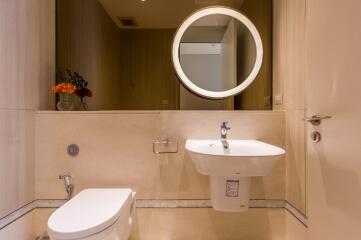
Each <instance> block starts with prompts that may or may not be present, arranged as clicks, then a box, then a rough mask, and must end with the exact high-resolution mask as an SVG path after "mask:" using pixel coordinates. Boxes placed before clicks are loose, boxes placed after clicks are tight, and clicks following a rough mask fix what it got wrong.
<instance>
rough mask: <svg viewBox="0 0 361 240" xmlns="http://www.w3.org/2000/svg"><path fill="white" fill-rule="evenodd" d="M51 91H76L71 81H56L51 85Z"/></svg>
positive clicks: (70, 92)
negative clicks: (56, 82)
mask: <svg viewBox="0 0 361 240" xmlns="http://www.w3.org/2000/svg"><path fill="white" fill-rule="evenodd" d="M52 90H53V93H68V94H73V93H74V92H75V91H76V86H75V85H73V84H71V83H58V84H56V85H55V86H53V87H52Z"/></svg>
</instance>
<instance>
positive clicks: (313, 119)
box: [302, 115, 332, 126]
mask: <svg viewBox="0 0 361 240" xmlns="http://www.w3.org/2000/svg"><path fill="white" fill-rule="evenodd" d="M330 118H332V116H324V117H320V116H317V115H314V116H312V117H310V118H304V119H302V120H303V121H306V122H309V123H311V124H312V125H314V126H318V125H320V124H321V122H322V120H324V119H330Z"/></svg>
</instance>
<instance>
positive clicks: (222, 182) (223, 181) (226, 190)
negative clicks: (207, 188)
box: [210, 176, 251, 212]
mask: <svg viewBox="0 0 361 240" xmlns="http://www.w3.org/2000/svg"><path fill="white" fill-rule="evenodd" d="M210 178H211V199H212V207H213V208H214V209H216V210H218V211H222V212H242V211H247V210H248V207H249V195H250V186H251V177H236V176H231V177H223V176H210Z"/></svg>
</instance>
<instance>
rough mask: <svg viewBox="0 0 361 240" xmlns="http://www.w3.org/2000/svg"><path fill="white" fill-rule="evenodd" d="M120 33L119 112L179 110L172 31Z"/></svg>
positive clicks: (127, 31)
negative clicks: (122, 110)
mask: <svg viewBox="0 0 361 240" xmlns="http://www.w3.org/2000/svg"><path fill="white" fill-rule="evenodd" d="M120 32H121V36H120V42H119V45H120V47H121V54H120V59H121V61H120V76H121V77H120V84H121V85H120V86H121V87H120V91H119V92H120V93H121V94H120V97H121V100H120V107H121V109H129V110H167V109H169V110H174V109H179V80H178V78H177V76H176V74H175V72H174V70H173V66H172V58H171V50H172V42H173V36H174V34H175V29H143V30H142V29H139V30H121V31H120Z"/></svg>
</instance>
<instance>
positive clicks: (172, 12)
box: [98, 0, 244, 29]
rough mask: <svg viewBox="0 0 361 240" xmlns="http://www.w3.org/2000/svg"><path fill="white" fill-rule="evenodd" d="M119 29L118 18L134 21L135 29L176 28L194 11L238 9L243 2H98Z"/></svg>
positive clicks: (184, 0)
mask: <svg viewBox="0 0 361 240" xmlns="http://www.w3.org/2000/svg"><path fill="white" fill-rule="evenodd" d="M98 1H99V2H100V3H101V4H102V5H103V7H104V9H105V10H106V11H107V12H108V14H109V15H110V17H111V18H112V19H113V21H114V22H115V23H116V24H117V25H118V26H119V27H120V28H124V26H123V25H122V24H121V23H120V21H119V18H118V17H129V18H133V19H135V22H136V23H137V28H149V29H154V28H177V27H178V26H179V25H180V24H181V23H182V21H183V20H184V19H185V18H186V17H187V16H189V15H190V14H191V13H192V12H194V11H195V10H198V9H200V8H203V7H206V6H210V5H224V6H229V7H233V8H236V9H240V8H241V5H242V3H243V1H244V0H145V1H144V2H143V1H141V0H98Z"/></svg>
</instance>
